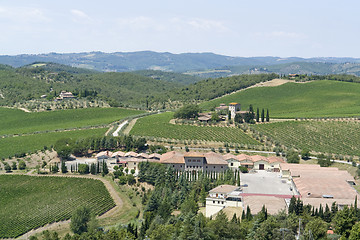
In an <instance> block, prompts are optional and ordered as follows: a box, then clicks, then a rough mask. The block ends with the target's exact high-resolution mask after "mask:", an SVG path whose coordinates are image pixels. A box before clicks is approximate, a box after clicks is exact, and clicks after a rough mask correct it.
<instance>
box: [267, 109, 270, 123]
mask: <svg viewBox="0 0 360 240" xmlns="http://www.w3.org/2000/svg"><path fill="white" fill-rule="evenodd" d="M266 121H267V122H269V121H270V116H269V109H266Z"/></svg>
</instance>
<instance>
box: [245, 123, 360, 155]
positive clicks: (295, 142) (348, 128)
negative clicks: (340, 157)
mask: <svg viewBox="0 0 360 240" xmlns="http://www.w3.org/2000/svg"><path fill="white" fill-rule="evenodd" d="M252 127H253V128H255V129H256V130H258V131H259V132H261V133H263V134H264V135H265V136H269V137H272V138H273V139H275V140H276V141H278V142H280V143H282V144H283V145H285V146H288V147H295V148H297V149H308V150H311V151H316V152H324V153H335V154H349V155H356V156H359V155H360V122H337V121H286V122H277V123H269V124H259V125H254V126H252Z"/></svg>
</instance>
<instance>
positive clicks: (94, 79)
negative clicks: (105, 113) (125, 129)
mask: <svg viewBox="0 0 360 240" xmlns="http://www.w3.org/2000/svg"><path fill="white" fill-rule="evenodd" d="M0 69H1V68H0ZM79 71H81V70H79ZM73 72H74V71H72V72H70V73H69V72H64V71H61V72H58V73H57V72H53V71H48V70H44V69H43V68H41V67H39V68H29V69H27V68H21V69H14V68H5V69H2V70H0V105H3V106H4V105H8V106H11V105H13V104H14V103H16V102H22V101H27V100H32V99H40V96H41V95H47V96H48V97H50V98H49V99H52V98H53V97H56V96H58V94H59V93H60V91H62V90H66V91H71V92H84V91H85V90H86V91H87V92H94V93H95V94H96V98H99V99H102V100H105V101H107V102H109V103H111V105H113V106H131V107H140V106H143V105H144V101H145V100H144V99H145V98H146V96H152V95H161V94H165V93H166V92H168V91H170V90H171V89H174V88H178V87H180V86H181V85H180V84H177V83H172V82H166V81H162V80H157V79H153V78H150V77H145V76H141V75H137V74H133V73H73Z"/></svg>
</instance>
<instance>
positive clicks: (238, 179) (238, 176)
mask: <svg viewBox="0 0 360 240" xmlns="http://www.w3.org/2000/svg"><path fill="white" fill-rule="evenodd" d="M237 185H238V186H240V171H237Z"/></svg>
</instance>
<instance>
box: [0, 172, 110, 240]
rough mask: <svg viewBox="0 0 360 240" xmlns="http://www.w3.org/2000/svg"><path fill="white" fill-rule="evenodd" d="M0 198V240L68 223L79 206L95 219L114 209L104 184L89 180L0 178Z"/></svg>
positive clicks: (29, 177)
mask: <svg viewBox="0 0 360 240" xmlns="http://www.w3.org/2000/svg"><path fill="white" fill-rule="evenodd" d="M0 196H1V198H0V238H15V237H17V236H19V235H21V234H24V233H26V232H27V231H29V230H30V229H33V228H36V227H40V226H43V225H45V224H47V223H51V222H55V221H61V220H65V219H69V218H70V217H71V215H72V213H73V212H74V211H75V210H76V208H78V207H80V206H87V207H89V208H90V209H91V210H92V212H93V213H94V214H96V215H99V214H102V213H104V212H106V211H107V210H109V209H111V208H112V207H114V205H115V203H114V201H113V199H112V198H111V197H110V194H109V193H108V191H107V190H106V187H105V186H104V184H103V183H102V182H101V181H99V180H93V179H80V178H64V177H33V176H24V175H0Z"/></svg>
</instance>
